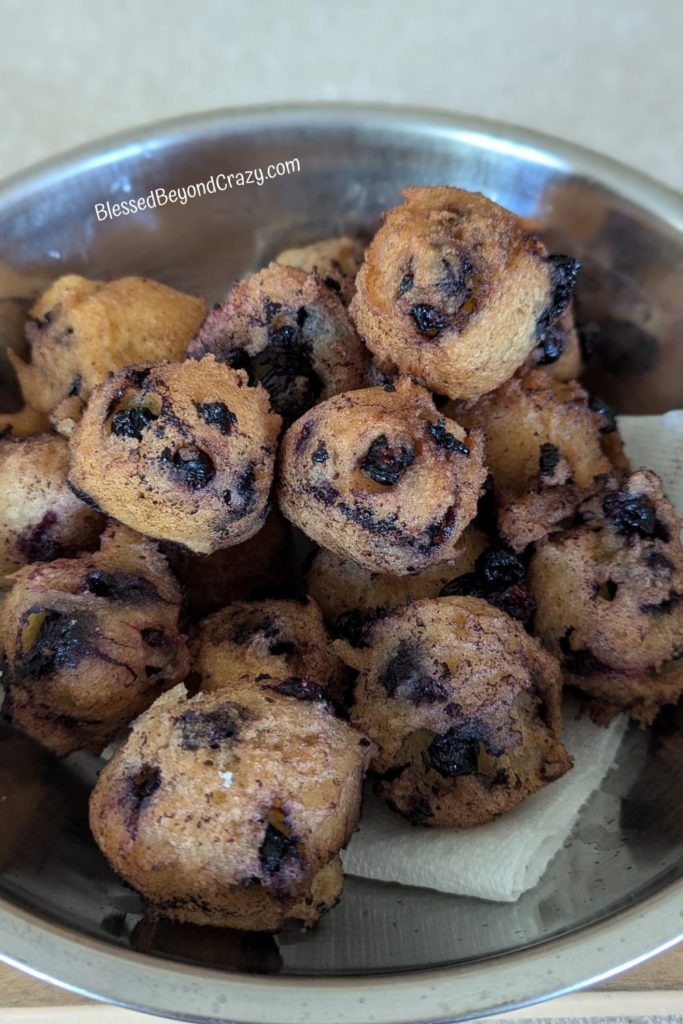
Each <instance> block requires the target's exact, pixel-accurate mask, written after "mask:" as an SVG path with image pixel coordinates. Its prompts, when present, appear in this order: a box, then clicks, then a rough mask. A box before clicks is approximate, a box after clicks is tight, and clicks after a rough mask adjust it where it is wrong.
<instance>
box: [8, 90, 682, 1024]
mask: <svg viewBox="0 0 683 1024" xmlns="http://www.w3.org/2000/svg"><path fill="white" fill-rule="evenodd" d="M293 158H298V160H299V161H300V166H301V170H300V172H299V173H293V174H290V175H286V176H282V177H277V178H273V179H272V180H266V181H265V183H264V184H263V185H259V184H257V183H252V184H245V185H244V186H242V187H240V186H238V185H235V186H234V187H233V188H232V189H228V190H226V191H223V192H221V191H217V192H216V193H215V194H213V195H212V194H207V195H205V196H203V197H201V198H195V199H193V200H190V201H189V202H188V203H187V204H185V205H183V204H181V203H176V204H172V203H168V204H167V205H165V206H160V207H157V208H156V209H153V210H147V211H145V212H139V213H137V214H131V215H130V216H121V217H119V218H118V219H110V220H102V221H98V220H97V218H96V215H95V204H96V203H106V201H109V202H110V203H111V204H113V203H115V202H120V201H121V200H122V199H126V198H127V199H130V198H134V197H137V196H146V195H147V194H148V193H149V192H150V191H152V190H154V189H156V188H157V187H159V186H163V187H164V188H165V189H166V190H170V189H172V188H177V187H179V186H187V185H189V184H191V183H196V182H201V181H206V180H207V179H209V178H210V176H211V175H212V174H213V175H216V174H218V173H219V172H221V171H222V172H226V173H229V172H233V173H234V172H237V171H246V170H247V169H249V168H263V169H266V168H267V167H268V165H269V164H277V163H278V162H279V161H285V160H288V159H293ZM417 183H440V184H442V183H447V184H452V185H459V186H462V187H464V188H468V189H481V190H482V191H483V192H485V193H487V194H488V195H490V196H491V197H492V198H494V199H496V200H497V201H498V202H500V203H502V204H504V205H505V206H509V207H511V208H512V209H514V210H516V211H517V212H518V213H520V214H522V215H523V216H525V217H534V218H536V219H537V220H538V221H539V222H540V225H541V227H542V229H543V231H544V233H545V234H546V235H547V237H548V238H549V240H550V243H551V245H552V247H553V248H554V249H556V250H558V251H565V252H569V253H571V254H573V255H576V256H579V257H580V258H581V259H582V260H583V264H584V269H583V273H582V275H581V282H580V288H579V293H578V315H579V319H580V321H581V322H582V324H583V325H584V327H585V331H584V335H585V337H586V338H588V339H589V340H590V341H591V342H592V343H593V345H594V348H595V353H594V355H593V358H592V361H591V370H590V384H591V386H593V387H595V388H596V390H599V391H600V393H602V394H603V395H604V397H605V398H607V399H608V400H610V401H611V402H612V403H613V404H615V405H616V406H617V407H618V409H619V410H620V411H622V412H623V411H628V412H632V413H650V412H658V411H663V410H665V409H668V408H671V407H674V406H677V405H678V406H683V330H682V328H683V292H682V291H681V289H680V280H681V272H682V270H683V201H682V200H681V198H680V197H679V196H677V195H674V194H673V193H671V192H669V191H667V190H666V189H665V188H663V187H662V186H660V185H658V184H656V183H655V182H653V181H649V180H647V179H646V178H644V177H642V176H641V175H639V174H636V173H635V172H633V171H630V170H628V169H626V168H624V167H622V166H620V165H618V164H616V163H614V162H612V161H610V160H607V159H605V158H603V157H600V156H597V155H595V154H592V153H588V152H586V151H584V150H580V149H578V148H576V147H575V146H570V145H567V144H565V143H561V142H557V141H554V140H551V139H547V138H543V137H540V136H538V135H534V134H532V133H530V132H526V131H522V130H520V129H516V128H510V127H509V126H505V125H497V124H492V123H488V122H482V121H478V120H475V119H472V118H464V117H459V116H453V117H451V116H447V115H444V114H435V113H430V112H425V111H411V110H391V109H384V108H375V107H353V106H352V107H344V106H324V107H321V106H316V107H288V108H268V109H258V110H247V111H229V112H219V113H214V114H208V115H203V116H200V117H193V118H190V119H186V120H181V121H174V122H170V123H166V124H162V125H160V126H157V127H153V128H148V129H144V130H143V131H139V132H136V133H134V134H131V135H127V136H125V137H120V138H117V139H114V140H109V141H107V142H104V143H100V144H98V145H96V146H94V147H91V148H89V149H85V150H81V151H79V152H77V153H74V154H72V155H71V156H67V157H64V158H61V159H59V160H58V161H55V162H52V163H50V164H47V165H44V166H43V167H40V168H38V169H37V170H34V171H31V172H29V173H26V174H22V175H20V176H18V177H15V178H14V179H12V180H10V181H9V182H7V183H6V184H5V185H4V187H3V188H2V189H0V300H1V301H0V346H5V345H6V344H8V343H10V342H12V343H14V342H16V340H17V338H18V336H19V333H20V326H21V317H22V315H23V312H24V311H25V306H26V300H27V298H28V297H29V296H30V295H32V294H34V293H35V291H36V289H37V288H40V287H41V286H42V285H43V284H44V282H45V281H46V280H49V279H52V278H54V277H55V276H57V275H58V274H61V273H64V272H66V271H67V270H69V271H79V272H83V273H86V274H88V275H89V276H92V277H99V276H106V275H118V274H123V273H141V274H147V275H149V276H151V277H155V278H159V279H160V280H162V281H166V282H167V283H169V284H172V285H176V286H178V287H181V288H184V289H187V290H190V291H193V290H196V291H200V292H203V293H204V294H206V295H208V297H209V298H211V299H214V298H217V297H219V296H220V295H222V294H223V292H224V291H225V289H226V286H227V285H228V284H229V283H230V282H231V281H232V279H234V278H235V277H237V276H238V275H240V274H242V273H244V272H245V271H249V270H253V269H254V268H256V267H259V266H261V265H263V264H264V263H266V262H267V261H268V260H269V258H271V257H272V256H273V255H274V254H275V253H276V252H277V251H278V250H279V249H281V248H283V247H285V246H290V245H293V244H296V243H303V242H306V241H311V240H313V239H314V238H316V237H319V236H322V235H330V234H334V233H337V232H357V231H366V230H370V229H372V226H373V225H374V224H375V223H376V220H377V216H378V214H379V212H380V211H381V210H382V209H384V208H386V207H387V206H391V205H392V204H394V203H395V202H396V201H397V200H398V199H399V194H400V190H401V188H402V187H403V186H405V185H408V184H417ZM0 373H2V377H3V380H4V381H5V386H4V396H5V398H6V399H7V401H10V400H11V393H12V384H11V379H10V376H9V373H8V372H4V368H3V367H0ZM677 715H678V716H679V720H678V722H677V720H676V716H677ZM680 718H683V714H681V712H680V709H679V711H678V712H673V713H672V714H671V715H667V716H664V718H663V720H662V721H661V723H660V724H659V726H658V728H657V729H655V730H652V731H650V732H648V733H645V732H636V731H633V732H631V733H630V734H629V735H628V737H627V740H626V743H625V745H624V747H623V748H622V752H621V755H620V759H619V764H618V765H617V767H616V768H615V769H614V770H613V771H612V773H611V774H610V775H609V776H608V778H607V779H606V780H605V782H604V784H603V786H602V787H601V789H600V791H598V792H596V793H595V794H594V795H593V797H592V798H591V799H590V801H589V802H588V803H587V804H586V806H585V807H584V808H583V810H582V812H581V814H580V816H579V820H578V821H577V822H576V825H575V827H574V830H573V833H572V836H571V839H570V841H569V842H568V843H567V844H566V845H565V847H564V849H563V850H562V851H561V852H560V853H559V854H558V855H557V857H556V858H555V859H554V860H553V861H552V863H551V864H550V866H549V868H548V870H547V872H546V874H545V876H544V878H543V879H542V881H541V882H540V883H539V885H538V886H536V888H535V889H534V890H533V891H531V892H528V893H527V894H526V895H524V896H523V897H522V898H521V899H520V900H519V901H518V902H517V903H514V904H495V903H488V902H485V901H481V900H474V899H464V898H459V897H453V896H447V895H443V894H439V893H435V892H430V891H426V890H418V889H409V888H400V887H397V886H393V885H382V884H378V883H371V882H368V881H362V880H359V879H353V878H351V879H349V880H348V882H347V888H346V893H345V895H344V898H343V900H342V902H341V904H340V905H339V907H338V908H337V909H335V910H334V911H333V912H332V913H331V914H329V915H328V917H326V918H325V920H324V921H323V922H322V923H321V925H320V926H319V928H318V929H317V930H316V931H314V932H313V933H311V934H308V935H302V934H301V933H299V932H296V931H285V932H283V933H282V934H281V935H279V936H277V937H276V938H272V937H267V936H253V935H252V936H249V935H239V934H236V933H231V932H225V931H213V930H211V929H198V928H190V927H181V926H178V925H168V924H166V925H164V924H158V923H157V924H155V923H154V922H153V921H149V920H147V919H145V918H144V916H143V914H142V907H141V905H140V902H139V900H138V898H137V897H136V896H135V895H134V894H133V893H132V892H131V891H130V890H128V889H126V888H125V887H124V886H123V885H122V884H121V883H120V882H119V881H118V880H117V879H116V877H115V876H114V875H113V874H112V873H111V871H110V870H109V869H108V867H107V865H106V863H105V862H104V860H103V858H102V857H101V856H100V854H99V853H98V851H97V849H96V847H95V845H94V843H93V841H92V839H91V838H90V835H89V833H88V828H87V816H86V808H87V796H88V790H89V788H90V786H91V785H92V781H93V779H94V776H95V773H96V771H97V768H98V764H99V762H98V761H97V759H95V758H92V757H87V756H83V755H76V756H73V757H70V758H68V759H67V760H65V761H63V762H61V763H59V762H57V761H55V760H53V759H52V758H51V757H50V756H49V755H47V754H46V753H45V752H43V751H42V750H40V749H39V748H38V747H37V746H36V745H35V744H34V743H32V742H31V741H30V740H27V739H25V738H23V737H21V736H18V735H16V734H14V733H12V732H11V730H9V729H6V730H5V732H4V733H3V734H2V736H0V778H1V779H2V789H1V800H2V802H0V824H1V828H0V868H1V871H0V949H1V954H0V955H2V957H3V958H4V959H5V960H7V961H8V962H10V963H12V964H15V965H16V966H18V967H20V968H22V969H24V970H28V971H30V972H32V973H34V974H37V975H39V976H41V977H45V978H49V979H51V980H53V981H55V982H57V983H58V984H60V985H63V986H65V987H68V988H72V989H74V990H77V991H79V992H82V993H85V994H88V995H91V996H94V997H96V998H100V999H105V1000H109V1001H111V1002H115V1003H120V1004H122V1005H126V1006H130V1007H135V1008H138V1009H141V1010H147V1011H150V1012H152V1013H158V1014H168V1015H169V1016H173V1017H175V1018H178V1019H181V1020H193V1021H220V1020H226V1019H229V1020H230V1021H243V1022H264V1024H271V1022H273V1021H278V1022H282V1024H289V1022H292V1024H302V1022H305V1021H315V1022H332V1021H343V1022H347V1024H356V1022H358V1024H360V1022H366V1021H375V1022H379V1024H381V1022H387V1024H400V1022H408V1021H411V1022H412V1021H427V1020H429V1021H439V1020H444V1019H447V1020H453V1019H455V1018H457V1019H464V1018H467V1017H472V1016H480V1015H483V1014H485V1013H487V1012H493V1011H494V1010H503V1009H506V1008H511V1007H514V1006H520V1005H527V1004H529V1003H532V1002H534V1001H537V1000H541V999H543V998H547V997H550V996H553V995H557V994H559V993H562V992H566V991H568V990H570V989H572V988H576V987H578V986H581V985H585V984H589V983H591V982H594V981H596V980H598V979H600V978H604V977H606V976H608V975H610V974H613V973H615V972H617V971H619V970H623V969H625V968H627V967H629V966H631V965H633V964H634V963H637V962H638V961H639V960H641V959H643V958H645V957H646V956H649V955H652V954H653V953H656V952H657V951H659V950H662V949H665V948H666V947H667V946H670V945H672V944H673V943H675V942H677V941H678V940H679V939H681V938H682V937H683V825H682V824H681V813H680V809H681V806H682V802H683V801H682V797H683V771H682V770H681V769H682V767H683V736H682V734H681V732H680V731H678V732H677V730H676V727H677V725H678V726H680V725H681V721H680ZM501 856H505V851H501Z"/></svg>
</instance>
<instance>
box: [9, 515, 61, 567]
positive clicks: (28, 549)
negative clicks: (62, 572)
mask: <svg viewBox="0 0 683 1024" xmlns="http://www.w3.org/2000/svg"><path fill="white" fill-rule="evenodd" d="M57 521H58V519H57V514H56V513H55V512H51V511H50V512H46V513H45V515H44V516H43V518H42V519H41V520H40V522H39V523H36V524H35V526H27V527H26V529H24V530H22V531H21V533H20V534H19V536H18V537H17V547H18V549H19V551H20V552H21V554H22V556H23V557H24V558H25V559H26V561H27V562H52V561H53V560H54V559H55V558H60V557H64V555H65V554H66V552H65V550H64V548H63V547H62V545H61V544H60V543H59V541H57V540H55V538H54V537H53V536H52V533H51V530H52V528H53V526H56V525H57Z"/></svg>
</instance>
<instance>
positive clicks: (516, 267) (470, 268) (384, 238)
mask: <svg viewBox="0 0 683 1024" xmlns="http://www.w3.org/2000/svg"><path fill="white" fill-rule="evenodd" d="M404 196H405V202H404V203H403V204H402V205H401V206H397V207H395V208H394V209H392V210H390V211H389V212H388V213H386V214H385V215H384V219H383V223H382V226H381V228H380V229H379V231H378V232H377V234H376V235H375V237H374V239H373V241H372V242H371V243H370V246H369V247H368V249H367V251H366V253H365V259H364V262H363V266H362V267H361V269H360V272H359V274H358V277H357V279H356V294H355V296H354V299H353V301H352V303H351V307H350V312H351V316H352V319H353V320H354V322H355V324H356V327H357V328H358V332H359V333H360V335H361V337H362V338H363V339H364V341H365V343H366V344H367V346H368V348H369V349H370V351H371V352H372V353H373V355H374V356H375V357H376V359H377V360H378V361H379V363H380V364H384V365H385V366H391V365H394V366H396V367H397V368H398V369H399V370H400V371H401V372H402V373H407V374H411V375H412V376H414V377H415V379H416V380H418V381H420V382H421V383H423V384H424V385H425V386H426V387H429V388H430V389H431V390H433V391H437V392H438V393H439V394H444V395H448V396H449V397H450V398H462V399H473V398H477V397H479V396H480V395H483V394H486V393H487V392H489V391H492V390H493V389H494V388H496V387H498V386H499V385H500V384H502V383H503V381H505V380H507V379H508V377H510V376H511V375H512V374H513V373H514V372H515V370H517V369H519V367H520V366H521V365H522V364H523V363H524V362H525V360H526V359H527V358H528V357H529V355H530V354H531V352H532V350H533V349H534V348H535V347H536V346H537V345H538V343H539V340H543V336H544V334H545V331H546V329H547V327H548V326H549V324H551V323H552V322H553V321H554V320H555V319H556V318H557V316H559V314H560V313H561V312H562V311H563V310H564V308H565V306H566V304H567V302H568V301H569V298H570V297H571V289H572V286H573V281H574V279H575V277H576V272H577V269H578V265H577V264H576V261H573V260H568V259H566V258H564V257H550V258H548V257H547V254H546V252H545V249H544V248H543V245H542V243H541V242H540V241H539V240H538V239H537V237H536V236H534V235H532V234H530V233H529V231H528V229H527V228H526V227H525V226H524V224H523V223H522V221H520V220H519V218H518V217H516V216H515V215H514V214H512V213H510V212H509V211H508V210H504V209H503V208H502V207H500V206H498V205H496V204H495V203H493V202H491V201H490V200H488V199H486V198H485V197H484V196H483V195H481V194H480V193H470V192H465V191H463V190H462V189H454V188H409V189H405V191H404Z"/></svg>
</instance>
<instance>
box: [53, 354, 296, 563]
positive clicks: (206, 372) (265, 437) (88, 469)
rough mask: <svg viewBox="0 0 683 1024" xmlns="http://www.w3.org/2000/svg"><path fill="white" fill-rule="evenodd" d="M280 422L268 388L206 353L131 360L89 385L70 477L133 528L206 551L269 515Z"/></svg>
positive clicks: (243, 536)
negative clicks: (250, 383)
mask: <svg viewBox="0 0 683 1024" xmlns="http://www.w3.org/2000/svg"><path fill="white" fill-rule="evenodd" d="M280 422H281V421H280V417H279V416H277V415H276V414H275V413H273V412H271V410H270V405H269V402H268V394H267V392H266V391H265V390H264V388H262V387H261V386H260V385H259V386H258V387H247V378H246V374H245V373H244V372H243V371H237V370H232V369H230V367H228V366H224V365H222V364H220V363H217V362H216V360H215V359H214V358H213V357H212V356H208V357H206V358H205V359H202V360H201V361H199V362H194V361H190V362H186V363H167V364H162V365H160V366H138V367H128V368H127V369H126V370H123V371H121V372H120V373H118V374H115V375H113V376H111V377H110V378H109V379H108V380H107V381H106V382H105V383H104V384H102V385H100V386H99V387H98V388H96V390H95V391H94V393H93V395H92V397H91V399H90V402H89V403H88V406H87V408H86V410H85V413H84V415H83V418H82V420H81V422H80V424H79V425H78V427H77V428H76V430H75V431H74V434H73V436H72V438H71V443H70V449H71V468H70V470H69V482H70V484H71V485H72V487H73V488H74V490H75V492H76V493H77V494H79V495H81V496H82V497H84V500H88V501H91V502H92V503H93V504H94V505H96V506H97V507H98V508H100V509H102V510H104V511H105V512H106V513H107V514H108V515H110V516H112V517H114V518H115V519H118V520H119V521H120V522H122V523H125V524H126V525H127V526H130V527H131V528H132V529H135V530H137V531H138V532H139V533H144V534H147V535H149V536H151V537H155V538H157V539H159V540H166V541H173V542H175V543H179V544H184V545H185V546H186V547H187V548H189V549H190V550H191V551H194V552H197V553H200V554H209V553H211V552H212V551H216V550H217V549H218V548H225V547H231V546H232V545H234V544H240V543H242V542H243V541H246V540H248V539H249V538H250V537H252V536H253V535H254V534H255V533H256V532H257V531H258V530H259V529H260V527H261V526H262V524H263V522H264V521H265V519H266V516H267V514H268V497H269V493H270V488H271V483H272V479H273V469H274V462H275V443H276V440H277V435H278V432H279V429H280Z"/></svg>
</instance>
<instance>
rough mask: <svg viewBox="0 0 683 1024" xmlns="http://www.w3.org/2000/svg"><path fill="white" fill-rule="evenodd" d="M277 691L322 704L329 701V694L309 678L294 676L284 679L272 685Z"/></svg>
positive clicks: (297, 698) (287, 695) (286, 695)
mask: <svg viewBox="0 0 683 1024" xmlns="http://www.w3.org/2000/svg"><path fill="white" fill-rule="evenodd" d="M272 689H273V690H275V692H276V693H282V694H283V695H284V696H285V697H294V698H296V700H307V701H312V700H314V701H318V702H319V703H320V704H326V703H327V695H326V694H325V691H324V690H323V689H322V687H320V686H318V685H317V683H310V682H309V681H308V680H307V679H298V678H296V677H295V676H292V677H291V678H290V679H283V681H282V682H281V683H277V684H276V685H275V686H273V687H272Z"/></svg>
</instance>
